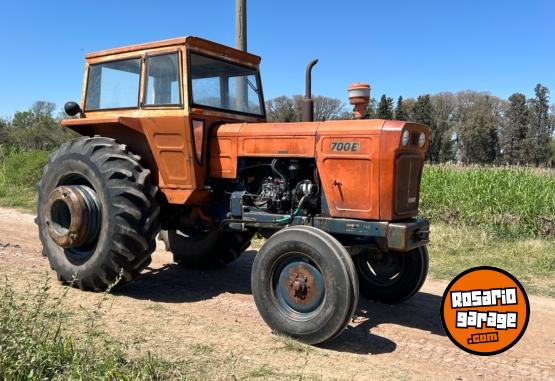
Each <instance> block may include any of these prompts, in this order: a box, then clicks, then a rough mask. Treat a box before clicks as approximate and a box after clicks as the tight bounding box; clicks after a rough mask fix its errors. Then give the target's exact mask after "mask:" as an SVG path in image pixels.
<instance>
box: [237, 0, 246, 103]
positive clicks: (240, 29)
mask: <svg viewBox="0 0 555 381" xmlns="http://www.w3.org/2000/svg"><path fill="white" fill-rule="evenodd" d="M235 47H236V48H237V49H239V50H242V51H244V52H246V51H247V0H235ZM247 92H248V88H247V78H246V77H237V98H236V106H237V109H238V110H239V111H244V112H248V110H249V108H248V96H247V94H248V93H247Z"/></svg>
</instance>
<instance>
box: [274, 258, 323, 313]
mask: <svg viewBox="0 0 555 381" xmlns="http://www.w3.org/2000/svg"><path fill="white" fill-rule="evenodd" d="M276 291H277V296H278V299H279V300H280V301H281V302H283V303H284V304H286V305H287V306H288V307H290V308H292V309H293V310H295V311H297V312H300V313H310V312H313V311H315V310H316V309H317V308H318V306H319V305H320V304H321V303H322V300H323V299H324V294H325V285H324V280H323V278H322V274H321V273H320V271H319V270H318V269H317V268H316V267H314V266H313V265H311V264H309V263H306V262H293V263H290V264H288V265H287V266H285V267H284V268H283V269H282V270H281V272H280V275H279V281H278V285H277V290H276Z"/></svg>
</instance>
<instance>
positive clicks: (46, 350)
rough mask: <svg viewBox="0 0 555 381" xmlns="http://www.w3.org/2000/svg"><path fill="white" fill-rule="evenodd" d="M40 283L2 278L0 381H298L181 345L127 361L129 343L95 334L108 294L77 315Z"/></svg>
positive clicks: (202, 346) (208, 347) (199, 346)
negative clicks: (174, 353)
mask: <svg viewBox="0 0 555 381" xmlns="http://www.w3.org/2000/svg"><path fill="white" fill-rule="evenodd" d="M43 279H44V281H43V282H42V283H41V284H40V285H38V286H37V284H36V281H33V282H32V283H31V281H29V283H28V284H32V286H31V285H27V286H25V285H21V284H19V283H15V282H14V283H13V284H12V283H11V281H10V280H8V278H6V279H5V280H4V282H3V283H2V284H0V380H6V381H11V380H14V381H15V380H28V381H35V380H36V381H38V380H83V381H87V380H178V379H179V380H208V379H230V380H247V379H276V378H279V379H306V377H303V376H302V374H298V373H295V372H289V371H288V370H287V371H278V370H276V369H274V368H272V367H271V366H270V365H268V364H266V363H258V364H257V363H256V362H251V361H249V360H244V359H242V357H241V356H239V357H238V355H237V354H234V353H233V352H232V353H229V352H222V351H221V350H219V349H218V347H217V345H214V344H207V343H205V342H202V341H201V342H199V343H192V344H190V345H188V346H187V350H186V351H185V352H180V355H179V358H166V357H163V356H167V355H171V353H169V352H168V350H162V352H161V353H162V355H159V354H153V353H151V352H146V353H143V352H139V354H137V355H135V357H131V356H130V355H129V353H131V352H133V351H132V348H133V347H136V345H135V344H136V342H123V341H120V340H119V339H116V338H114V337H113V336H111V335H110V334H109V333H108V332H106V331H104V330H102V329H101V327H102V324H101V319H103V317H104V315H106V314H108V313H109V309H110V307H109V306H106V305H108V304H109V303H105V302H106V301H107V300H108V299H109V298H111V296H110V295H109V294H108V293H106V294H104V295H103V296H101V297H100V300H99V301H98V303H95V305H94V306H90V307H89V308H88V309H87V311H85V314H84V315H83V309H82V307H79V308H78V307H77V306H75V304H74V303H72V300H71V297H70V296H68V293H69V292H70V291H71V290H70V288H68V287H63V288H61V290H62V293H61V294H60V287H59V286H56V288H55V289H54V288H52V289H51V288H50V280H49V279H47V278H43ZM16 286H17V287H16ZM21 287H24V288H23V289H22V288H21ZM142 340H143V339H141V341H142ZM283 340H284V341H283V342H284V343H286V346H288V347H290V348H292V349H286V350H288V351H289V350H291V351H294V352H297V351H298V348H301V346H304V344H300V343H294V341H293V340H292V339H287V340H286V339H285V338H284V339H283ZM288 342H290V343H292V344H287V343H288ZM155 350H157V349H156V348H155ZM158 352H160V350H158ZM303 352H304V353H306V354H308V353H309V352H310V350H303ZM140 353H143V354H140ZM308 378H311V379H317V377H310V376H309V377H308Z"/></svg>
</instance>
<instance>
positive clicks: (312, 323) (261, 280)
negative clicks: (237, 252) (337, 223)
mask: <svg viewBox="0 0 555 381" xmlns="http://www.w3.org/2000/svg"><path fill="white" fill-rule="evenodd" d="M349 261H351V258H350V256H349V254H348V253H347V251H346V250H345V248H344V247H343V246H341V244H339V242H338V241H337V240H336V239H335V238H333V237H332V236H331V235H329V234H327V233H325V232H321V231H318V229H315V228H312V227H306V226H297V227H291V228H285V229H283V230H281V231H279V232H277V233H276V234H274V235H273V236H272V237H271V238H270V239H268V240H267V241H266V243H265V244H264V245H263V246H262V248H261V249H260V251H259V252H258V254H257V256H256V258H255V260H254V264H253V269H252V275H251V286H252V292H253V296H254V300H255V303H256V306H257V308H258V311H259V312H260V315H261V316H262V318H263V319H264V321H265V322H266V323H267V324H268V325H269V326H270V328H272V329H273V330H274V331H275V332H277V333H281V334H285V335H288V336H292V337H295V338H297V339H299V340H301V341H303V342H306V343H309V344H318V343H323V342H325V341H329V340H332V339H333V338H335V337H336V336H337V335H339V334H340V333H341V332H342V331H343V329H344V328H345V326H346V325H347V323H348V322H349V319H350V317H351V316H352V313H353V311H354V308H355V307H356V303H357V297H356V296H355V293H354V290H355V289H357V286H356V282H357V281H356V274H355V273H354V271H352V272H351V269H349V267H350V266H349ZM352 269H353V270H354V268H352Z"/></svg>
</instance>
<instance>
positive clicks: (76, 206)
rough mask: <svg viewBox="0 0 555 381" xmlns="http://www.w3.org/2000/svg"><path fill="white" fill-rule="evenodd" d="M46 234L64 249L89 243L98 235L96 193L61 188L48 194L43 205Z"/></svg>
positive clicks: (82, 188)
mask: <svg viewBox="0 0 555 381" xmlns="http://www.w3.org/2000/svg"><path fill="white" fill-rule="evenodd" d="M44 215H45V223H46V226H47V231H48V235H49V236H50V238H52V240H53V241H54V242H55V243H56V244H57V245H58V246H60V247H63V248H65V249H69V248H75V247H80V246H83V245H87V244H89V243H92V242H93V241H94V240H95V239H96V238H97V237H98V234H99V232H100V206H99V202H98V197H97V195H96V192H95V191H94V190H93V189H92V188H90V187H88V186H85V185H63V186H59V187H57V188H56V189H54V190H53V191H52V193H50V195H49V196H48V199H47V201H46V204H45V206H44Z"/></svg>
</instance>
